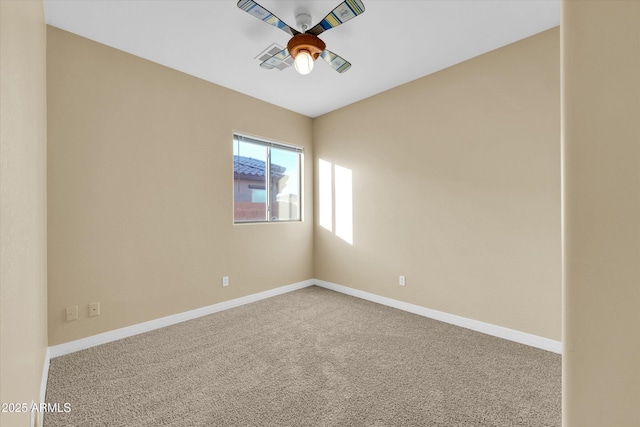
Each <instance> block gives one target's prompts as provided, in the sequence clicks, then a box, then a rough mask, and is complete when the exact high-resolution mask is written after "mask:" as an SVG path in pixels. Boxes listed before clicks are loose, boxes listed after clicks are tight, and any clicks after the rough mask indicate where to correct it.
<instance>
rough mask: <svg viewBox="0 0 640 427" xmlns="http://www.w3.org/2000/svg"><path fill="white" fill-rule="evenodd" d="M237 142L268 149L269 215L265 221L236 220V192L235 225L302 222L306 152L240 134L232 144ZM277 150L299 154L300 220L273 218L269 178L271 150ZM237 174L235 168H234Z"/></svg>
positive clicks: (266, 180)
mask: <svg viewBox="0 0 640 427" xmlns="http://www.w3.org/2000/svg"><path fill="white" fill-rule="evenodd" d="M236 140H238V141H240V142H248V143H251V144H255V145H260V146H263V147H265V148H266V149H267V156H266V159H267V160H266V162H265V198H266V210H267V215H266V219H264V220H236V218H235V203H236V200H235V192H234V193H233V195H232V197H233V206H234V212H233V223H234V224H265V223H266V224H268V223H283V222H285V223H286V222H302V212H303V209H302V207H303V204H304V202H303V200H304V188H303V176H304V150H303V148H302V147H299V146H296V145H290V144H284V143H282V142H276V141H272V140H268V139H265V138H262V137H258V136H252V135H247V134H243V133H239V132H234V133H233V140H232V143H233V144H235V142H236ZM272 148H277V149H280V150H286V151H290V152H293V153H297V154H298V170H299V176H298V189H299V194H298V219H275V218H272V217H271V212H272V206H271V185H270V182H269V177H270V176H271V149H272ZM234 172H235V166H234ZM232 181H233V185H234V186H235V185H236V180H235V176H234V178H233V180H232Z"/></svg>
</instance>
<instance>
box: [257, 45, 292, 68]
mask: <svg viewBox="0 0 640 427" xmlns="http://www.w3.org/2000/svg"><path fill="white" fill-rule="evenodd" d="M289 57H290V55H289V51H288V50H287V49H286V48H285V49H282V50H281V51H280V52H278V53H276V54H275V55H273V56H272V57H271V58H269V59H267V60H265V61H263V62H262V64H260V66H261V67H262V68H266V69H267V70H271V69H274V68H276V67H278V65H280V64H282V63H283V62H284V61H286V59H287V58H289ZM288 65H289V64H287V66H288Z"/></svg>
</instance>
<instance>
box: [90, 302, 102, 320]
mask: <svg viewBox="0 0 640 427" xmlns="http://www.w3.org/2000/svg"><path fill="white" fill-rule="evenodd" d="M99 315H100V303H99V302H92V303H91V304H89V317H93V316H99Z"/></svg>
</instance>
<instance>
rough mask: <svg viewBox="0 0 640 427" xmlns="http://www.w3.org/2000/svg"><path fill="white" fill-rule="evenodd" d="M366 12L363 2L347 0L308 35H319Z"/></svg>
mask: <svg viewBox="0 0 640 427" xmlns="http://www.w3.org/2000/svg"><path fill="white" fill-rule="evenodd" d="M363 12H364V4H362V1H361V0H345V1H343V2H342V3H340V4H339V5H338V6H337V7H336V8H335V9H333V10H332V11H331V12H330V13H329V14H328V15H327V16H325V17H324V19H323V20H322V21H320V23H319V24H318V25H316V26H315V27H313V28H311V29H310V30H309V31H307V33H310V34H314V35H316V36H317V35H318V34H321V33H323V32H324V31H326V30H329V29H331V28H333V27H337V26H338V25H340V24H344V23H345V22H347V21H348V20H350V19H353V18H355V17H356V16H358V15H360V14H361V13H363Z"/></svg>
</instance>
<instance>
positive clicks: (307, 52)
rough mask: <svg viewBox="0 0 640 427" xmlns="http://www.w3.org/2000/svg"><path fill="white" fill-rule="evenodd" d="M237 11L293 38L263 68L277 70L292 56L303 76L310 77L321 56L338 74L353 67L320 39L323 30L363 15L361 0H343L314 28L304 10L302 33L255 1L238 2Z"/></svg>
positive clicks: (300, 20)
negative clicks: (308, 75)
mask: <svg viewBox="0 0 640 427" xmlns="http://www.w3.org/2000/svg"><path fill="white" fill-rule="evenodd" d="M238 8H240V9H242V10H244V11H245V12H247V13H249V14H250V15H253V16H255V17H256V18H258V19H260V20H261V21H264V22H266V23H267V24H270V25H273V26H274V27H276V28H280V29H281V30H282V31H284V32H285V33H287V34H289V35H290V36H292V37H291V40H289V43H287V47H286V48H285V49H283V50H281V51H280V52H278V53H276V54H275V55H273V56H271V57H270V58H268V59H266V60H265V61H263V62H262V63H261V64H260V66H261V67H262V68H267V69H272V68H275V67H277V66H278V65H279V64H281V63H282V62H285V61H287V60H289V61H290V59H289V57H292V58H293V64H294V67H295V69H296V71H298V73H300V74H309V73H310V72H311V70H313V63H314V61H315V60H316V59H318V56H319V57H321V58H322V59H324V60H325V61H326V62H327V63H328V64H329V65H330V66H331V67H332V68H333V69H334V70H336V71H337V72H339V73H344V72H345V71H347V70H348V69H349V68H351V64H350V63H349V62H348V61H347V60H345V59H344V58H342V57H341V56H339V55H336V54H335V53H333V52H331V51H329V50H327V49H326V45H325V43H324V42H323V41H322V40H320V38H319V37H318V36H319V35H320V34H321V33H323V32H324V31H326V30H330V29H331V28H334V27H337V26H338V25H340V24H344V23H345V22H347V21H349V20H350V19H352V18H355V17H356V16H358V15H360V14H361V13H363V12H364V4H362V1H361V0H344V1H343V2H342V3H340V4H339V5H338V6H337V7H336V8H335V9H333V10H332V11H331V12H329V14H328V15H327V16H325V17H324V19H323V20H322V21H320V22H319V23H318V24H317V25H316V26H314V27H311V16H310V15H309V13H307V12H305V11H302V12H300V13H298V14H297V15H296V24H297V25H298V27H299V28H300V29H301V30H302V32H300V31H297V30H295V29H293V28H291V27H290V26H288V25H287V24H285V23H284V22H283V21H281V20H280V19H279V18H278V17H277V16H275V15H274V14H273V13H271V12H269V11H268V10H267V9H265V8H264V7H262V6H260V5H259V4H258V3H256V2H255V1H253V0H239V1H238Z"/></svg>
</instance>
